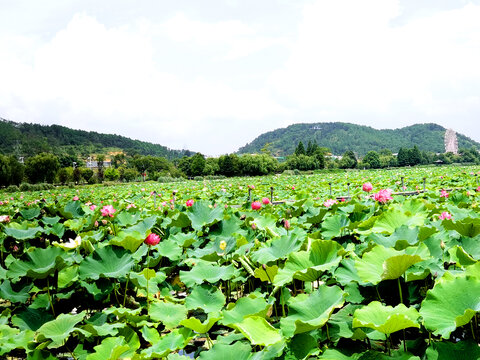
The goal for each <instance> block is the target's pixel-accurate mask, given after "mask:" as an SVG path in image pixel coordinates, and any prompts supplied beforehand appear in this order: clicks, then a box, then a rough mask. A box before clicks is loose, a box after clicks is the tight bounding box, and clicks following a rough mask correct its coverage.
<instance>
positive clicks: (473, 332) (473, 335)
mask: <svg viewBox="0 0 480 360" xmlns="http://www.w3.org/2000/svg"><path fill="white" fill-rule="evenodd" d="M470 329H471V330H472V337H473V340H476V338H475V331H474V330H473V319H472V321H470Z"/></svg>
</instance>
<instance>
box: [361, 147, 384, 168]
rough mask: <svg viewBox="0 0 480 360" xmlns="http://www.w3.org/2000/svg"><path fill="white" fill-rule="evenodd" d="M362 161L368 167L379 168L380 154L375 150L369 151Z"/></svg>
mask: <svg viewBox="0 0 480 360" xmlns="http://www.w3.org/2000/svg"><path fill="white" fill-rule="evenodd" d="M363 163H364V164H366V165H368V167H369V168H370V169H379V168H380V167H381V163H380V155H378V153H377V152H376V151H373V150H372V151H369V152H368V153H367V154H366V155H365V157H364V158H363Z"/></svg>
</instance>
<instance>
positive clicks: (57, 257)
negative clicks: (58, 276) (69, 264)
mask: <svg viewBox="0 0 480 360" xmlns="http://www.w3.org/2000/svg"><path fill="white" fill-rule="evenodd" d="M65 257H66V255H65V251H63V250H62V249H60V248H57V247H52V246H51V247H48V248H46V249H41V248H35V249H34V250H33V251H27V252H26V253H25V254H24V258H26V261H15V262H13V263H12V264H11V265H10V267H9V268H8V270H7V276H8V277H9V278H10V279H12V280H13V281H16V280H18V279H20V277H22V276H28V277H31V278H34V279H45V278H46V277H47V276H48V275H50V274H52V273H54V272H55V270H59V269H61V268H63V266H64V265H65Z"/></svg>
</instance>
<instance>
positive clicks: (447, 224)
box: [442, 218, 480, 237]
mask: <svg viewBox="0 0 480 360" xmlns="http://www.w3.org/2000/svg"><path fill="white" fill-rule="evenodd" d="M442 225H443V227H444V228H445V229H447V230H455V231H456V232H458V233H459V234H460V235H463V236H468V237H475V236H477V235H480V219H478V218H465V219H463V220H460V221H453V220H444V221H443V222H442Z"/></svg>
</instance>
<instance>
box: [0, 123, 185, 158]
mask: <svg viewBox="0 0 480 360" xmlns="http://www.w3.org/2000/svg"><path fill="white" fill-rule="evenodd" d="M0 134H1V136H0V153H3V154H5V155H16V156H32V155H35V154H37V153H39V152H42V151H45V152H51V153H54V154H56V155H59V154H62V153H75V154H77V155H80V156H83V157H85V156H89V154H98V153H100V154H106V153H108V152H112V151H115V150H120V151H124V152H132V153H138V154H140V155H153V156H162V157H165V158H167V159H169V160H172V159H177V158H181V157H182V156H183V155H184V154H185V153H187V154H188V153H191V152H190V151H188V150H186V151H185V150H172V149H169V148H167V147H165V146H162V145H159V144H152V143H149V142H146V141H140V140H133V139H130V138H127V137H125V136H120V135H113V134H102V133H97V132H94V131H84V130H74V129H71V128H68V127H65V126H60V125H40V124H28V123H17V122H14V121H10V120H5V119H3V118H0Z"/></svg>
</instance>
